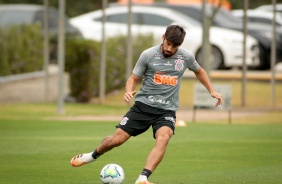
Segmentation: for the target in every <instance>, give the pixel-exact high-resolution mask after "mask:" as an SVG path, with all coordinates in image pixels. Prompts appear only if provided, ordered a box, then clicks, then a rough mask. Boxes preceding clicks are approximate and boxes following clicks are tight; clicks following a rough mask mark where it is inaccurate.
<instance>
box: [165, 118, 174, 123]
mask: <svg viewBox="0 0 282 184" xmlns="http://www.w3.org/2000/svg"><path fill="white" fill-rule="evenodd" d="M165 120H168V121H171V122H173V124H175V119H174V118H173V117H165Z"/></svg>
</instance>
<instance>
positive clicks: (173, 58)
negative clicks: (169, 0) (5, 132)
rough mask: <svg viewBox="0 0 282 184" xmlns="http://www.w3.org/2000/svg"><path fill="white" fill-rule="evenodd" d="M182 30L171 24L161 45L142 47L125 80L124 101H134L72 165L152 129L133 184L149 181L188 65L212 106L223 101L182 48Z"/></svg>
mask: <svg viewBox="0 0 282 184" xmlns="http://www.w3.org/2000/svg"><path fill="white" fill-rule="evenodd" d="M185 34H186V32H185V30H184V29H183V27H181V26H179V25H170V26H168V27H167V29H166V31H165V34H163V35H162V44H161V45H157V46H154V47H152V48H149V49H147V50H145V51H144V52H143V53H142V54H141V55H140V57H139V59H138V61H137V63H136V65H135V67H134V69H133V73H132V75H131V76H130V77H129V78H128V80H127V83H126V90H125V94H124V97H123V98H124V101H125V102H127V103H129V101H130V100H131V99H132V98H134V97H135V103H134V105H133V106H132V107H131V108H130V110H129V111H128V112H127V113H126V114H125V115H124V117H123V119H122V120H121V121H120V123H119V124H118V125H117V126H116V131H115V133H114V134H113V135H110V136H107V137H105V138H104V139H103V141H102V142H101V143H100V145H98V147H96V149H95V150H94V151H93V152H90V153H84V154H79V155H77V156H75V157H73V158H72V159H71V165H72V166H73V167H78V166H82V165H84V164H87V163H90V162H93V161H95V160H97V159H98V157H100V156H101V155H103V154H104V153H106V152H108V151H110V150H111V149H113V148H115V147H118V146H120V145H122V144H123V143H125V142H126V141H127V140H128V139H129V138H130V137H131V136H137V135H139V134H142V133H143V132H145V131H147V130H148V129H149V128H150V127H152V129H153V136H154V138H155V140H156V144H155V146H154V148H153V149H152V150H151V152H150V153H149V155H148V157H147V160H146V164H145V167H144V169H143V171H142V173H141V174H140V176H139V177H138V179H137V180H136V182H135V184H152V183H150V182H149V181H148V178H149V176H150V175H151V174H152V172H153V171H154V170H155V169H156V167H157V166H158V165H159V163H160V162H161V160H162V159H163V157H164V155H165V152H166V147H167V144H168V142H169V140H170V138H171V137H172V135H173V134H174V129H175V121H176V115H175V112H176V110H177V108H178V105H179V103H178V94H179V87H180V83H181V80H182V76H183V74H184V72H185V70H186V69H187V68H188V69H189V70H191V71H193V72H194V73H195V75H196V77H197V79H198V80H199V81H200V82H201V83H202V84H203V85H204V86H205V87H206V89H207V90H208V91H209V92H210V94H211V97H213V98H216V99H217V102H216V104H215V106H218V105H221V104H222V97H221V95H220V94H219V93H217V92H216V91H215V90H214V88H213V87H212V84H211V82H210V80H209V78H208V75H207V73H206V72H205V70H204V69H203V68H202V67H201V66H200V65H199V64H198V63H197V61H196V60H195V57H194V55H193V54H192V53H191V52H190V51H187V50H185V49H183V48H181V47H180V46H181V44H182V42H183V40H184V38H185ZM141 79H142V87H141V89H140V90H139V92H138V93H137V92H136V91H135V87H136V84H137V82H138V81H140V80H141Z"/></svg>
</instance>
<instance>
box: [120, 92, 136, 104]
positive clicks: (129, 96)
mask: <svg viewBox="0 0 282 184" xmlns="http://www.w3.org/2000/svg"><path fill="white" fill-rule="evenodd" d="M135 94H136V91H128V92H125V93H124V96H123V99H124V101H125V102H126V103H129V101H130V99H132V98H133V97H134V95H135Z"/></svg>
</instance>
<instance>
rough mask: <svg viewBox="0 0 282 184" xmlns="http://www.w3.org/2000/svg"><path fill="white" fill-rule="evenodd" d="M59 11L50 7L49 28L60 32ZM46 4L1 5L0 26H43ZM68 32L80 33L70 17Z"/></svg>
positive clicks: (67, 22) (66, 20)
mask: <svg viewBox="0 0 282 184" xmlns="http://www.w3.org/2000/svg"><path fill="white" fill-rule="evenodd" d="M58 19H59V13H58V10H57V9H56V8H53V7H49V30H50V32H51V33H57V32H58V27H59V26H58ZM43 20H44V6H43V5H35V4H6V5H0V28H2V27H8V26H11V25H20V24H36V23H37V24H40V25H41V26H42V27H43ZM65 32H66V34H77V35H80V32H79V30H78V29H76V28H75V27H73V26H72V25H70V23H69V18H68V17H67V16H66V17H65Z"/></svg>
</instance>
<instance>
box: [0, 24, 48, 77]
mask: <svg viewBox="0 0 282 184" xmlns="http://www.w3.org/2000/svg"><path fill="white" fill-rule="evenodd" d="M40 30H41V29H40V26H38V25H22V26H11V27H7V28H1V29H0V48H1V49H0V76H7V75H11V74H19V73H27V72H33V71H37V70H41V69H42V68H43V36H42V33H41V31H40Z"/></svg>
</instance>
